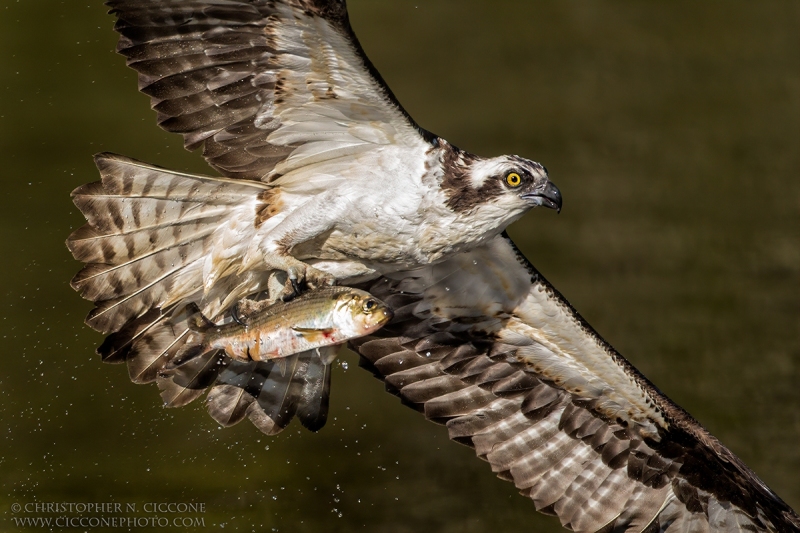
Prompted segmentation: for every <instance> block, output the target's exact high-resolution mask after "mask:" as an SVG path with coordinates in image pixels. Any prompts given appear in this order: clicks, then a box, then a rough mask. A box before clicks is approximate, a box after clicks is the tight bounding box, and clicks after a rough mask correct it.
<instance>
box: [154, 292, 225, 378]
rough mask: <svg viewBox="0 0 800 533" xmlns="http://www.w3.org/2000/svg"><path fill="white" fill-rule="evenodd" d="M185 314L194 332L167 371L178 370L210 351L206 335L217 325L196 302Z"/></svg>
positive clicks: (167, 366) (169, 364)
mask: <svg viewBox="0 0 800 533" xmlns="http://www.w3.org/2000/svg"><path fill="white" fill-rule="evenodd" d="M184 312H185V313H187V314H188V315H189V317H188V318H187V325H188V326H189V329H190V330H191V331H192V334H191V335H190V337H189V339H188V340H187V342H186V344H184V345H183V347H182V348H181V349H180V350H178V353H176V354H175V357H173V358H172V359H171V360H170V361H169V362H168V363H167V364H166V365H165V366H164V369H165V370H172V369H174V368H178V367H179V366H182V365H184V364H186V363H188V362H189V361H191V360H192V359H194V358H196V357H199V356H201V355H203V354H205V353H208V352H209V351H210V348H209V347H208V346H207V345H206V343H205V334H206V332H207V331H208V330H209V329H211V328H213V327H215V326H216V324H214V323H213V322H212V321H210V320H209V319H208V318H206V317H205V316H204V315H203V313H202V311H200V308H199V307H198V306H197V304H196V303H194V302H191V303H189V304H188V305H187V306H186V309H185V311H184Z"/></svg>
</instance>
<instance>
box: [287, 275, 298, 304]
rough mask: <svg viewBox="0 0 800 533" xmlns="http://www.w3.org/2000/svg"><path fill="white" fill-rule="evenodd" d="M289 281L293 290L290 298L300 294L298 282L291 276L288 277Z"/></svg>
mask: <svg viewBox="0 0 800 533" xmlns="http://www.w3.org/2000/svg"><path fill="white" fill-rule="evenodd" d="M289 282H290V283H291V284H292V290H293V291H294V294H292V298H294V297H295V296H299V295H300V284H299V283H298V282H297V280H296V279H292V278H289ZM284 301H286V300H284Z"/></svg>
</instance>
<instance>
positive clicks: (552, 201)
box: [520, 181, 561, 213]
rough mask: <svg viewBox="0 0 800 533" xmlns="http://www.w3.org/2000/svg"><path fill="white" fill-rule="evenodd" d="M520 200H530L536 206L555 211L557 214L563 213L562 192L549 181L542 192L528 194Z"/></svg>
mask: <svg viewBox="0 0 800 533" xmlns="http://www.w3.org/2000/svg"><path fill="white" fill-rule="evenodd" d="M520 198H522V199H523V200H528V201H529V202H530V203H531V204H533V205H534V206H540V205H543V206H545V207H549V208H550V209H555V210H556V213H560V212H561V191H559V190H558V187H556V186H555V185H554V184H553V182H552V181H548V182H547V184H546V185H545V186H544V189H542V190H541V191H535V192H527V193H525V194H523V195H521V196H520Z"/></svg>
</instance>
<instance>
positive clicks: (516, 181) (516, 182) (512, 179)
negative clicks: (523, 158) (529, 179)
mask: <svg viewBox="0 0 800 533" xmlns="http://www.w3.org/2000/svg"><path fill="white" fill-rule="evenodd" d="M506 183H508V185H509V186H510V187H519V186H520V185H521V184H522V178H520V177H519V174H517V173H516V172H512V173H511V174H509V175H508V176H506Z"/></svg>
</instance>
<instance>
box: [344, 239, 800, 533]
mask: <svg viewBox="0 0 800 533" xmlns="http://www.w3.org/2000/svg"><path fill="white" fill-rule="evenodd" d="M523 287H524V288H525V290H521V289H522V288H523ZM364 288H367V289H368V290H370V291H371V292H372V293H373V294H374V295H375V296H377V297H379V298H381V299H383V300H384V301H386V302H387V303H388V304H389V305H391V306H393V307H394V308H395V309H396V313H395V319H394V320H393V321H392V322H391V323H390V324H389V325H388V326H386V327H385V328H383V329H382V330H380V331H379V332H377V333H375V334H373V335H371V336H369V337H364V338H361V339H357V340H355V341H351V346H352V347H353V348H354V349H355V350H356V351H357V352H358V353H359V354H360V355H361V364H362V366H364V367H366V368H367V369H369V370H371V371H372V372H373V373H374V374H375V375H376V376H377V377H379V378H381V379H383V380H384V381H385V384H386V388H387V390H389V391H390V392H392V393H394V394H396V395H398V396H399V397H400V398H401V400H402V401H403V403H405V404H406V405H409V406H411V407H412V408H414V409H416V410H418V411H420V412H422V413H424V415H425V416H426V417H427V418H428V419H430V420H432V421H434V422H437V423H439V424H444V425H445V426H446V428H447V430H448V433H449V436H450V438H451V439H453V440H455V441H457V442H460V443H462V444H466V445H468V446H471V447H473V448H474V449H475V453H476V454H477V455H478V457H480V458H481V459H483V460H485V461H487V462H488V463H489V464H490V466H491V468H492V471H493V472H495V473H496V474H497V475H498V477H500V478H502V479H506V480H509V481H512V482H513V483H514V484H515V485H516V487H517V488H518V489H519V490H520V492H521V494H523V495H524V496H526V497H528V498H530V499H531V500H533V503H534V504H535V506H536V508H537V509H538V510H539V511H541V512H544V513H548V514H553V515H556V516H557V517H558V518H559V520H560V521H561V523H562V525H564V526H565V527H567V528H569V529H571V530H573V531H579V532H594V531H603V532H611V531H613V532H628V531H630V532H634V531H635V532H644V531H646V532H663V533H673V532H692V533H694V532H697V533H699V532H712V531H713V532H744V531H748V532H752V531H765V532H766V531H796V530H797V529H798V527H800V519H799V518H798V516H797V515H796V514H795V513H794V511H792V510H791V509H790V508H789V507H788V506H787V505H786V504H785V503H784V502H783V501H781V500H780V498H779V497H778V496H776V495H775V494H774V493H773V492H772V491H770V490H769V489H768V488H767V487H766V485H764V483H763V482H762V481H761V480H759V479H758V478H757V477H756V475H755V474H754V473H753V472H752V471H750V470H749V469H748V468H747V467H746V466H745V465H744V464H743V463H742V462H741V461H740V460H739V459H738V458H737V457H736V456H734V455H733V454H732V453H731V452H730V451H729V450H727V449H726V448H725V447H723V446H722V445H721V444H720V443H719V441H717V440H716V439H715V438H714V437H713V436H711V435H710V434H708V432H707V431H706V430H705V429H703V428H702V427H701V426H700V425H699V423H697V422H696V421H695V420H694V419H693V418H691V416H689V415H688V414H687V413H686V412H684V411H683V410H681V409H680V408H679V407H677V406H676V405H674V404H673V403H672V402H671V401H670V400H669V399H668V398H666V397H665V396H663V395H662V394H661V393H660V392H659V391H658V390H657V389H656V388H655V387H654V386H653V385H652V384H650V383H649V382H648V381H647V380H646V379H645V378H644V377H643V376H641V375H640V374H639V373H638V372H637V371H636V370H635V369H634V368H633V367H632V366H631V365H630V363H628V362H627V361H625V360H624V359H623V358H622V357H621V356H620V355H619V354H618V353H616V352H615V351H614V350H613V348H611V347H610V346H608V345H607V344H606V343H605V342H604V341H603V340H602V339H600V337H598V336H597V334H596V333H595V332H594V331H593V330H592V329H591V328H590V327H589V326H588V325H587V324H586V323H585V322H584V321H583V320H582V319H581V318H580V316H578V315H577V314H576V313H575V311H574V310H573V309H572V308H571V307H570V306H569V305H568V304H567V303H566V301H565V300H563V298H562V297H561V296H560V295H559V294H558V293H557V292H556V291H555V290H554V289H553V288H552V286H550V285H549V284H548V283H547V281H546V280H544V279H543V278H542V276H541V275H540V274H539V273H538V272H537V271H536V270H535V269H534V268H533V267H532V266H531V265H530V264H529V263H528V262H527V261H526V260H525V258H524V257H523V256H522V255H521V254H520V253H519V252H518V251H517V250H516V248H515V247H514V246H513V243H511V241H510V240H509V239H507V237H505V236H500V237H498V238H497V239H496V240H495V241H494V242H492V243H491V244H489V245H487V246H485V247H483V248H479V249H476V250H473V251H472V252H469V253H466V254H462V255H461V256H459V257H456V258H454V259H451V260H450V261H447V262H444V263H441V264H439V265H433V266H430V267H426V268H422V269H417V270H414V271H411V272H406V273H397V274H392V275H387V276H385V277H383V278H382V279H380V280H379V281H377V282H371V283H369V284H365V285H364ZM544 316H546V317H547V318H548V320H547V322H546V323H542V322H540V318H541V317H544Z"/></svg>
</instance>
